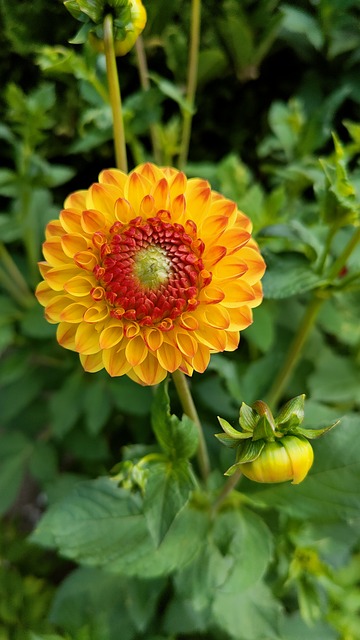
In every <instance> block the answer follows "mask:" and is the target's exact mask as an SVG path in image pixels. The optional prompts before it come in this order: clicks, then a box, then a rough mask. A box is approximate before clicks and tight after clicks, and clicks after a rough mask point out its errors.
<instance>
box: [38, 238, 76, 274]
mask: <svg viewBox="0 0 360 640" xmlns="http://www.w3.org/2000/svg"><path fill="white" fill-rule="evenodd" d="M42 248H43V254H44V257H45V260H46V261H47V262H48V263H49V264H50V265H51V266H52V267H60V266H62V265H63V264H64V263H65V264H66V263H67V264H69V262H70V261H69V259H68V257H67V256H65V255H64V250H63V248H62V246H61V238H53V239H52V240H46V242H44V243H43V246H42Z"/></svg>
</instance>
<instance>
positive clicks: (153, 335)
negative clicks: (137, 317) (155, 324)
mask: <svg viewBox="0 0 360 640" xmlns="http://www.w3.org/2000/svg"><path fill="white" fill-rule="evenodd" d="M144 340H145V342H146V344H147V346H148V348H149V349H150V351H156V350H157V349H159V347H161V345H162V343H163V341H164V334H163V333H162V332H161V331H159V329H155V328H152V327H146V328H145V329H144Z"/></svg>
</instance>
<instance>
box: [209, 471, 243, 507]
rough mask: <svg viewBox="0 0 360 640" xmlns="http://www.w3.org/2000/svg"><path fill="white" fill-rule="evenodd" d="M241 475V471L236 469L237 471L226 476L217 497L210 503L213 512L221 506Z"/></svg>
mask: <svg viewBox="0 0 360 640" xmlns="http://www.w3.org/2000/svg"><path fill="white" fill-rule="evenodd" d="M241 476H242V473H241V471H240V469H238V470H237V471H235V473H233V475H232V476H230V478H228V480H227V482H225V484H224V486H223V488H222V489H221V491H220V493H219V495H218V496H217V498H216V499H215V501H214V503H213V505H212V509H213V513H214V512H215V511H217V510H218V509H219V507H221V505H222V504H223V502H224V501H225V500H226V498H227V497H228V495H229V494H230V493H231V492H232V491H233V490H234V489H235V487H236V485H237V483H238V482H239V480H240V478H241Z"/></svg>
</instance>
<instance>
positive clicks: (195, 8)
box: [178, 0, 201, 169]
mask: <svg viewBox="0 0 360 640" xmlns="http://www.w3.org/2000/svg"><path fill="white" fill-rule="evenodd" d="M200 17H201V0H192V3H191V33H190V52H189V65H188V79H187V89H186V101H187V109H186V110H184V111H183V130H182V138H181V146H180V154H179V161H178V166H179V168H180V169H183V168H184V166H185V165H186V162H187V157H188V153H189V145H190V137H191V125H192V118H193V113H194V101H195V93H196V85H197V74H198V59H199V45H200Z"/></svg>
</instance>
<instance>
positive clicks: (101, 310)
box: [84, 301, 109, 323]
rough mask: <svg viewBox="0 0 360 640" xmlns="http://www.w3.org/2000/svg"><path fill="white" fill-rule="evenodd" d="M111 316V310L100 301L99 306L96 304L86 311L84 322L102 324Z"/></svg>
mask: <svg viewBox="0 0 360 640" xmlns="http://www.w3.org/2000/svg"><path fill="white" fill-rule="evenodd" d="M108 315H109V310H108V308H107V305H106V304H105V303H104V302H102V301H100V302H99V303H98V304H95V305H94V306H92V307H89V308H87V309H86V311H85V313H84V320H85V322H90V323H92V322H94V323H95V322H101V321H102V320H105V319H106V318H107V317H108Z"/></svg>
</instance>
